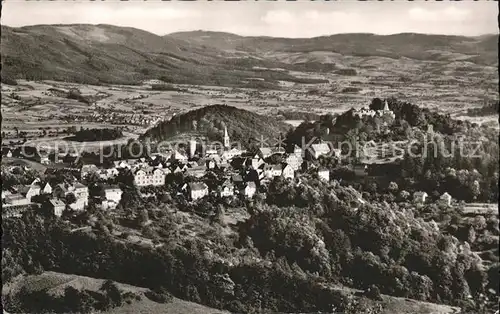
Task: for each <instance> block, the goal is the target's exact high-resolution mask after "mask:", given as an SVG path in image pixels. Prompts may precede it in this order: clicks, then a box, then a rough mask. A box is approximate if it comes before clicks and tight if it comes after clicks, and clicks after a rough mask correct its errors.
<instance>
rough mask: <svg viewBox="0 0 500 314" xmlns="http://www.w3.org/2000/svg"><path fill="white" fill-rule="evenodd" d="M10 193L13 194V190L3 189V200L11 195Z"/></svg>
mask: <svg viewBox="0 0 500 314" xmlns="http://www.w3.org/2000/svg"><path fill="white" fill-rule="evenodd" d="M10 195H12V192H11V191H4V190H2V201H3V200H5V198H6V197H7V196H10Z"/></svg>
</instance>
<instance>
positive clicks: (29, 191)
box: [14, 182, 42, 203]
mask: <svg viewBox="0 0 500 314" xmlns="http://www.w3.org/2000/svg"><path fill="white" fill-rule="evenodd" d="M14 190H15V191H16V192H17V194H19V195H21V196H23V197H24V198H26V199H27V200H28V203H30V202H31V198H32V197H33V196H36V195H40V193H41V191H42V188H41V187H40V186H39V185H38V184H35V182H34V183H33V184H31V185H16V186H14Z"/></svg>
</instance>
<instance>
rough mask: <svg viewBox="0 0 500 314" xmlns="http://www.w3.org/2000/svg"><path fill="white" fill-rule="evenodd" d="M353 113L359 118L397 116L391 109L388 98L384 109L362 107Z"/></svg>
mask: <svg viewBox="0 0 500 314" xmlns="http://www.w3.org/2000/svg"><path fill="white" fill-rule="evenodd" d="M352 115H353V116H355V117H359V118H363V117H372V118H373V117H375V116H379V117H384V116H390V117H392V118H393V119H394V118H395V117H396V115H395V113H394V112H393V111H392V110H390V109H389V104H388V103H387V100H386V101H385V102H384V108H382V110H371V109H365V108H361V109H356V110H353V112H352Z"/></svg>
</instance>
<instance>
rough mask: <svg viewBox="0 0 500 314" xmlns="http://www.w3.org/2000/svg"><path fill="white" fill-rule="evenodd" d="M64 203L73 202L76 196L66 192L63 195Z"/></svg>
mask: <svg viewBox="0 0 500 314" xmlns="http://www.w3.org/2000/svg"><path fill="white" fill-rule="evenodd" d="M65 201H66V205H70V204H74V203H76V196H75V194H73V193H68V194H66V197H65Z"/></svg>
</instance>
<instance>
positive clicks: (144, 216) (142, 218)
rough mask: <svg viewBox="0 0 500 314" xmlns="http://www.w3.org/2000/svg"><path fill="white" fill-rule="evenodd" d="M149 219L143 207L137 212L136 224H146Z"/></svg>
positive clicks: (140, 225)
mask: <svg viewBox="0 0 500 314" xmlns="http://www.w3.org/2000/svg"><path fill="white" fill-rule="evenodd" d="M148 221H149V216H148V211H147V210H145V209H142V210H141V211H140V212H139V215H138V216H137V225H138V226H139V227H143V226H145V225H146V223H147V222H148Z"/></svg>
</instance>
